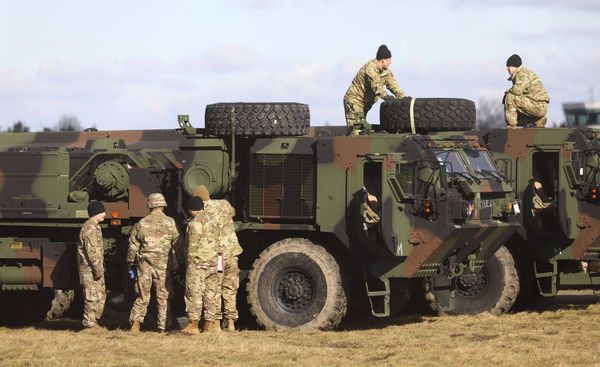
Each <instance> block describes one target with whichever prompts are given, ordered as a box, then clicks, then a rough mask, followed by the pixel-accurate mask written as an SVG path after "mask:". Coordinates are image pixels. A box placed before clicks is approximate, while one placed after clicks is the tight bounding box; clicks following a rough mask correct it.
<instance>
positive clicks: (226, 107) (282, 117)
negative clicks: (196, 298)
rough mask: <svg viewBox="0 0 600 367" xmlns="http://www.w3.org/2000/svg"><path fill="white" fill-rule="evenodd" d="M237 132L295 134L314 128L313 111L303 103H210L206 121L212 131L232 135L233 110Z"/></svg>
mask: <svg viewBox="0 0 600 367" xmlns="http://www.w3.org/2000/svg"><path fill="white" fill-rule="evenodd" d="M232 110H234V111H235V112H234V115H235V134H236V135H250V136H252V135H255V136H295V135H305V134H307V133H308V130H309V128H310V111H309V108H308V105H306V104H302V103H278V102H267V103H242V102H238V103H215V104H209V105H207V106H206V112H205V115H204V123H205V128H206V132H207V133H208V134H211V135H231V111H232Z"/></svg>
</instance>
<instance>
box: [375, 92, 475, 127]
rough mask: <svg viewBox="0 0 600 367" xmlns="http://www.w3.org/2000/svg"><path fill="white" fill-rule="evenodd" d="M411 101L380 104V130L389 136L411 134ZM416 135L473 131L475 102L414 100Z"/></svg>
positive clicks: (443, 99)
mask: <svg viewBox="0 0 600 367" xmlns="http://www.w3.org/2000/svg"><path fill="white" fill-rule="evenodd" d="M411 100H412V98H401V99H395V100H392V101H389V102H383V103H382V104H381V107H380V109H379V121H380V124H381V127H383V128H384V129H385V130H386V131H388V132H410V131H411V123H410V104H411ZM413 114H414V123H415V129H416V132H417V133H428V132H432V131H464V130H472V129H473V128H474V127H475V102H473V101H471V100H468V99H461V98H416V99H415V101H414V106H413Z"/></svg>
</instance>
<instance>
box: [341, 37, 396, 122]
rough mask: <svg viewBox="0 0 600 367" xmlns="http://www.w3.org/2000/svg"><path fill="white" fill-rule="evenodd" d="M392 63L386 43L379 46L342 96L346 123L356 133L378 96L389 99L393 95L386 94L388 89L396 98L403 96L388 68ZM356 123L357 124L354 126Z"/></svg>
mask: <svg viewBox="0 0 600 367" xmlns="http://www.w3.org/2000/svg"><path fill="white" fill-rule="evenodd" d="M391 63H392V53H391V52H390V50H389V49H388V48H387V46H386V45H381V46H379V49H378V50H377V55H376V57H375V59H373V60H370V61H369V62H367V63H366V64H365V65H364V66H363V67H362V68H360V70H359V71H358V74H356V76H355V77H354V79H353V80H352V84H350V87H349V88H348V90H347V91H346V95H345V96H344V111H345V113H346V124H347V125H348V127H351V128H353V132H354V133H356V132H357V129H358V128H360V125H364V124H366V121H365V118H366V116H367V112H369V110H370V109H371V107H372V106H373V105H374V104H375V102H377V100H378V99H379V98H383V99H384V100H386V101H387V100H391V99H393V98H394V97H392V96H390V95H388V94H387V92H386V90H385V88H386V87H387V89H389V90H390V91H391V92H392V93H393V94H394V95H395V96H396V98H403V97H404V92H403V91H402V89H400V87H399V86H398V83H396V79H394V74H392V72H391V71H390V70H389V66H390V64H391ZM355 125H358V126H355Z"/></svg>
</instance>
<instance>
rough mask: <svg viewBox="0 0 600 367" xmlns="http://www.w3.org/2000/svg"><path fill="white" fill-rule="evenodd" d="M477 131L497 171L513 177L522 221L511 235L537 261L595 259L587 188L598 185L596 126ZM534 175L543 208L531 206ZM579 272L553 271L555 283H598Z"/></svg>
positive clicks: (598, 220)
mask: <svg viewBox="0 0 600 367" xmlns="http://www.w3.org/2000/svg"><path fill="white" fill-rule="evenodd" d="M478 135H479V136H480V137H481V143H482V145H485V146H486V147H487V148H488V149H489V150H490V152H491V153H492V154H493V156H494V158H495V160H496V162H500V163H502V166H503V168H501V172H502V173H503V174H504V175H506V176H508V177H510V178H512V180H513V182H514V186H515V192H516V194H517V197H518V198H519V200H520V201H521V203H522V205H523V210H522V212H521V214H519V215H518V219H519V221H520V222H521V223H522V227H521V228H520V229H519V231H518V232H517V233H516V234H515V236H513V237H512V238H511V239H510V241H511V242H514V241H518V240H519V239H521V240H522V241H524V242H525V243H527V245H528V246H529V247H530V248H531V250H532V251H533V253H534V254H535V258H536V259H537V262H538V263H540V264H544V263H545V264H549V265H550V264H552V263H556V262H559V264H564V266H567V264H571V265H570V266H572V267H573V266H574V267H575V268H579V269H580V270H581V267H580V266H579V264H578V262H579V261H581V260H584V261H594V260H596V259H598V258H599V257H600V230H599V229H598V228H600V201H598V197H597V196H596V197H594V196H593V195H594V193H593V191H592V190H594V189H595V190H598V184H599V183H600V181H599V177H598V172H599V171H598V168H599V167H598V153H599V152H600V148H599V147H600V141H599V140H598V135H597V132H596V131H594V130H591V129H575V128H546V129H518V130H510V129H509V130H504V129H498V130H491V131H489V132H481V133H478ZM534 181H538V182H541V183H542V186H543V188H544V190H545V192H546V193H547V195H548V199H549V201H550V203H551V204H550V207H549V208H548V209H545V210H544V211H539V210H534V209H533V208H532V204H531V202H532V195H533V192H532V189H531V187H532V183H533V182H534ZM537 212H539V213H537ZM532 213H534V215H533V216H532ZM536 213H537V214H536ZM531 266H532V267H533V264H531ZM571 272H572V274H575V273H577V272H576V271H575V272H574V271H573V270H571ZM580 274H581V275H582V277H580V278H579V280H572V281H571V280H569V279H568V278H567V276H568V275H569V274H562V273H560V274H556V276H560V277H561V279H560V280H559V281H558V283H559V284H563V285H566V286H568V285H569V284H570V285H575V284H577V285H586V284H587V285H590V282H594V284H597V283H598V279H596V278H593V277H589V276H588V275H587V274H583V271H581V273H580ZM563 277H565V278H564V279H563Z"/></svg>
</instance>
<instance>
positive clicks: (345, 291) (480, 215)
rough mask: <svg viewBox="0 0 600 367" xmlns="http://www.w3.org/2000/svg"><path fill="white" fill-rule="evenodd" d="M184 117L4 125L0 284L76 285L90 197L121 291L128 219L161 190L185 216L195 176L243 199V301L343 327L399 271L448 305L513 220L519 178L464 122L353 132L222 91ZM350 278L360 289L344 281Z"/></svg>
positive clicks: (221, 194) (256, 310) (277, 324)
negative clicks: (450, 130)
mask: <svg viewBox="0 0 600 367" xmlns="http://www.w3.org/2000/svg"><path fill="white" fill-rule="evenodd" d="M469 102H470V101H469ZM470 103H471V104H472V102H470ZM474 113H475V111H474V105H473V108H472V116H468V117H467V118H468V119H469V121H472V122H474ZM179 125H180V127H179V129H174V130H144V131H85V132H61V133H57V132H45V133H3V134H1V135H0V169H1V172H0V217H1V219H0V262H1V263H2V272H3V276H2V277H1V278H0V282H1V286H2V293H1V294H0V297H2V298H3V299H5V298H7V297H11V295H14V294H18V293H19V292H40V291H42V290H44V289H55V290H62V291H68V290H73V289H77V288H79V279H78V275H77V271H76V269H77V264H76V257H75V250H74V249H75V246H76V242H75V241H76V240H77V234H78V231H79V228H80V226H81V224H82V223H83V221H84V220H85V219H86V217H87V214H86V212H85V209H86V206H87V204H88V202H89V201H90V200H101V201H102V202H104V205H105V207H106V210H107V214H108V219H107V220H106V221H105V223H103V224H102V228H103V235H104V241H105V242H104V249H105V259H106V268H107V269H106V283H107V288H109V289H112V290H122V289H123V288H124V287H125V286H126V284H127V276H126V274H125V273H126V271H125V269H126V267H125V263H124V254H125V252H126V249H127V234H128V233H129V231H130V229H131V227H132V225H133V224H134V223H135V222H136V221H137V220H139V219H140V218H141V217H143V216H144V215H145V214H147V209H146V207H145V200H146V197H147V196H148V195H149V194H150V193H152V192H162V193H163V194H164V195H165V197H166V199H167V203H168V207H167V214H169V215H171V216H173V217H174V218H176V220H177V221H178V223H179V225H180V226H181V228H183V226H184V225H185V220H186V217H187V214H186V207H185V203H186V202H187V198H189V197H190V195H193V193H194V191H195V190H196V189H197V188H198V186H200V185H204V186H206V187H207V188H208V190H209V192H210V194H211V197H212V198H227V199H228V200H229V201H230V202H231V203H232V205H233V206H234V207H235V209H236V217H235V221H236V226H237V231H238V237H239V239H240V242H241V244H242V247H243V249H244V252H243V254H242V255H241V256H240V259H239V261H240V268H241V269H245V270H246V271H247V274H248V277H247V285H246V291H247V302H248V304H249V308H250V311H251V313H252V314H253V315H254V316H255V317H256V320H257V322H258V323H259V324H260V325H262V326H264V327H266V328H268V329H279V328H289V329H324V330H326V329H331V328H335V327H336V326H338V325H339V323H340V321H341V319H342V317H343V316H344V315H345V313H346V311H347V308H348V303H349V302H352V301H353V300H354V299H357V298H359V297H360V296H362V297H364V295H366V298H367V299H368V300H370V301H371V303H370V305H371V312H372V313H373V314H374V315H376V316H387V315H389V314H390V312H391V307H393V306H392V305H393V304H394V303H393V302H392V301H393V300H394V299H396V300H401V299H402V297H403V295H405V294H406V293H405V292H402V287H403V286H405V285H407V283H408V282H406V283H404V282H403V280H410V279H418V278H421V279H434V278H435V279H444V282H437V283H435V282H432V289H443V290H444V291H445V292H446V298H445V301H446V303H447V304H444V305H443V307H447V308H452V307H453V306H454V302H453V301H454V290H455V289H456V288H457V287H458V285H457V281H458V280H459V279H463V280H462V281H465V279H466V278H467V276H466V275H465V274H474V273H477V272H478V271H479V270H480V269H481V268H482V267H483V266H484V265H485V262H486V260H488V259H494V257H495V256H497V255H496V254H497V253H498V249H499V248H500V246H501V245H502V244H504V243H505V242H506V240H507V239H508V238H509V237H511V236H512V235H513V232H514V231H515V230H516V229H517V228H518V222H517V221H516V214H518V213H519V206H518V204H517V201H516V200H515V198H514V195H513V194H512V188H511V186H510V185H509V182H507V181H506V180H504V179H503V178H502V176H501V174H500V173H499V172H498V170H497V168H496V166H495V165H494V163H493V162H492V159H491V158H490V155H489V153H488V151H487V150H486V149H485V148H484V147H482V146H481V145H479V143H478V140H477V139H475V138H469V137H465V136H464V135H462V134H457V135H453V134H448V135H447V136H443V137H442V136H427V135H422V134H415V133H412V132H404V131H402V129H400V128H393V129H391V128H390V129H366V130H365V131H364V135H358V136H348V135H347V131H346V128H345V127H313V128H310V127H309V111H308V106H306V105H302V104H297V103H220V104H214V105H209V106H207V109H206V115H205V128H203V129H197V128H194V127H192V125H191V124H190V123H189V121H188V118H187V116H180V117H179ZM386 130H388V131H386ZM389 130H393V131H389ZM356 279H359V280H360V288H359V290H360V293H350V292H351V290H352V291H356V288H357V287H354V288H352V286H351V284H352V283H353V282H356ZM434 283H435V284H434ZM442 283H443V284H442ZM395 287H399V289H400V291H396V290H395V289H398V288H395ZM488 301H489V302H490V308H494V307H496V308H498V307H500V308H502V307H504V306H503V302H504V301H503V300H502V299H501V297H498V298H497V299H491V298H490V299H489V300H488Z"/></svg>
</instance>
